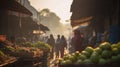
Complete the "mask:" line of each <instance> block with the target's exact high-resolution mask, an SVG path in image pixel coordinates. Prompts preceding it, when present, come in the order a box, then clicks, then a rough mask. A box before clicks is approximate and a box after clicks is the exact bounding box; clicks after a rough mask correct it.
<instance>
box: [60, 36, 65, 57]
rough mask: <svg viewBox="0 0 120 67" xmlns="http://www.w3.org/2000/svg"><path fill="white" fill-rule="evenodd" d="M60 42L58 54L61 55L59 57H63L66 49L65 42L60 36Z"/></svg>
mask: <svg viewBox="0 0 120 67" xmlns="http://www.w3.org/2000/svg"><path fill="white" fill-rule="evenodd" d="M60 42H61V45H60V54H61V57H63V56H64V48H65V47H67V41H66V39H65V37H64V36H63V35H62V36H61V40H60Z"/></svg>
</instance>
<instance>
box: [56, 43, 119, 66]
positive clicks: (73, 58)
mask: <svg viewBox="0 0 120 67" xmlns="http://www.w3.org/2000/svg"><path fill="white" fill-rule="evenodd" d="M57 63H58V64H59V67H120V64H119V63H120V42H118V43H116V44H110V43H109V42H104V43H101V44H99V46H98V47H96V48H93V47H90V46H88V47H86V48H85V49H84V50H83V51H81V52H79V51H76V52H75V53H72V54H66V55H64V57H63V58H60V59H59V61H58V62H57Z"/></svg>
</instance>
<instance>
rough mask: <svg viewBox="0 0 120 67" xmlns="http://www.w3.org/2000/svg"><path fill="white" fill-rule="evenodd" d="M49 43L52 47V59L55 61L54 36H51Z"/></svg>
mask: <svg viewBox="0 0 120 67" xmlns="http://www.w3.org/2000/svg"><path fill="white" fill-rule="evenodd" d="M47 43H48V44H49V45H51V46H52V51H51V58H52V59H53V57H54V47H55V39H54V37H53V35H52V34H50V38H49V39H48V40H47Z"/></svg>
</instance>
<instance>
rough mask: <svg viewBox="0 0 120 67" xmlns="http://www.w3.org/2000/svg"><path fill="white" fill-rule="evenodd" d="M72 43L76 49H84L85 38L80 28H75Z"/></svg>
mask: <svg viewBox="0 0 120 67" xmlns="http://www.w3.org/2000/svg"><path fill="white" fill-rule="evenodd" d="M72 44H73V45H74V48H75V51H82V50H83V49H84V45H83V38H82V36H81V32H80V30H74V37H73V38H72Z"/></svg>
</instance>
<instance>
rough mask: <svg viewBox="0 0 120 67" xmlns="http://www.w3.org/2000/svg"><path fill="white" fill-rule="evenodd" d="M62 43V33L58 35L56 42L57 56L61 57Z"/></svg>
mask: <svg viewBox="0 0 120 67" xmlns="http://www.w3.org/2000/svg"><path fill="white" fill-rule="evenodd" d="M60 45H61V42H60V35H57V40H56V44H55V52H56V58H59V51H60Z"/></svg>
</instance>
